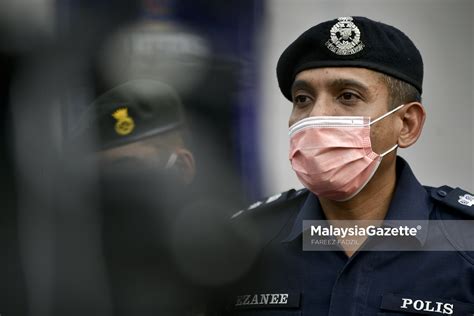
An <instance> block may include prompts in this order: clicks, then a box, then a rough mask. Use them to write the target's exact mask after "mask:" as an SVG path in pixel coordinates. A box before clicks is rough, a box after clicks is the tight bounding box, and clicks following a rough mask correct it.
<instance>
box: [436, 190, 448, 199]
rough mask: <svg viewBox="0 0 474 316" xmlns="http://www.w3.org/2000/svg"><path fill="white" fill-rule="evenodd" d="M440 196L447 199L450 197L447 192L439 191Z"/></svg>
mask: <svg viewBox="0 0 474 316" xmlns="http://www.w3.org/2000/svg"><path fill="white" fill-rule="evenodd" d="M438 195H439V196H442V197H445V196H446V195H448V193H446V191H443V190H439V191H438Z"/></svg>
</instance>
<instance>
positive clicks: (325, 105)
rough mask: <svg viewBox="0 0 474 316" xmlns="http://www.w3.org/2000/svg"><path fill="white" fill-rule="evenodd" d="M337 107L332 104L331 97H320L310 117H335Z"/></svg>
mask: <svg viewBox="0 0 474 316" xmlns="http://www.w3.org/2000/svg"><path fill="white" fill-rule="evenodd" d="M334 115H336V112H335V107H334V105H333V104H332V98H330V97H329V96H320V97H318V98H317V99H316V101H315V102H314V104H313V107H312V108H311V111H310V112H309V115H308V116H334Z"/></svg>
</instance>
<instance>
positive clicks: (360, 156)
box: [290, 104, 404, 201]
mask: <svg viewBox="0 0 474 316" xmlns="http://www.w3.org/2000/svg"><path fill="white" fill-rule="evenodd" d="M403 106H404V104H402V105H400V106H398V107H396V108H395V109H393V110H391V111H390V112H387V113H385V114H384V115H382V116H380V117H379V118H377V119H375V120H373V121H370V118H369V117H362V116H312V117H308V118H305V119H303V120H301V121H299V122H296V123H295V124H293V125H292V126H291V127H290V162H291V166H292V167H293V170H294V171H295V172H296V175H297V176H298V179H299V180H300V181H301V183H303V185H304V186H305V187H306V188H308V190H310V191H311V192H313V193H314V194H316V195H317V196H321V197H325V198H327V199H330V200H335V201H346V200H349V199H351V198H353V197H354V196H355V195H356V194H357V193H359V192H360V191H361V190H362V189H363V188H364V187H365V185H366V184H367V183H368V182H369V181H370V179H371V178H372V176H373V175H374V174H375V171H376V170H377V168H378V166H379V165H380V162H381V161H382V157H383V156H385V155H386V154H388V153H390V152H391V151H393V150H395V148H397V146H398V145H395V146H393V147H392V148H390V149H389V150H387V151H386V152H384V153H382V154H377V153H375V152H374V151H373V150H372V145H371V142H370V125H372V124H374V123H375V122H378V121H379V120H381V119H383V118H385V117H387V116H388V115H390V114H392V113H394V112H396V111H398V110H399V109H401V108H402V107H403Z"/></svg>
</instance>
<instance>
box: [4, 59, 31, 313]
mask: <svg viewBox="0 0 474 316" xmlns="http://www.w3.org/2000/svg"><path fill="white" fill-rule="evenodd" d="M16 65H17V58H15V57H14V56H12V55H10V54H6V53H4V52H0V73H1V76H0V117H1V121H0V122H1V124H0V125H1V127H0V201H1V203H2V204H1V205H2V206H1V212H0V257H1V258H2V260H1V262H0V280H2V282H1V284H0V309H1V311H0V313H2V314H5V315H6V314H11V315H26V314H27V310H28V304H27V291H26V280H25V274H24V269H23V264H22V261H21V250H20V249H21V248H20V240H19V232H18V213H17V190H16V181H15V169H14V161H13V159H14V156H13V155H12V150H13V146H14V144H12V142H11V138H10V135H11V121H10V118H11V112H10V108H9V105H8V104H9V102H10V84H11V81H12V76H13V74H14V72H15V69H16Z"/></svg>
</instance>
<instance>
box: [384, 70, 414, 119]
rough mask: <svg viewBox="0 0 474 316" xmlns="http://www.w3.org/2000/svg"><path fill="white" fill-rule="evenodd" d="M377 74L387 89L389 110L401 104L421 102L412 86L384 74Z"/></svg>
mask: <svg viewBox="0 0 474 316" xmlns="http://www.w3.org/2000/svg"><path fill="white" fill-rule="evenodd" d="M379 74H380V78H381V79H382V81H383V82H384V83H385V85H386V87H387V89H388V96H389V105H388V109H389V110H391V109H394V108H396V107H397V106H399V105H401V104H405V103H409V102H421V94H420V92H419V91H418V89H416V88H415V87H414V86H413V85H411V84H409V83H408V82H405V81H403V80H400V79H397V78H394V77H392V76H389V75H386V74H384V73H379Z"/></svg>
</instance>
